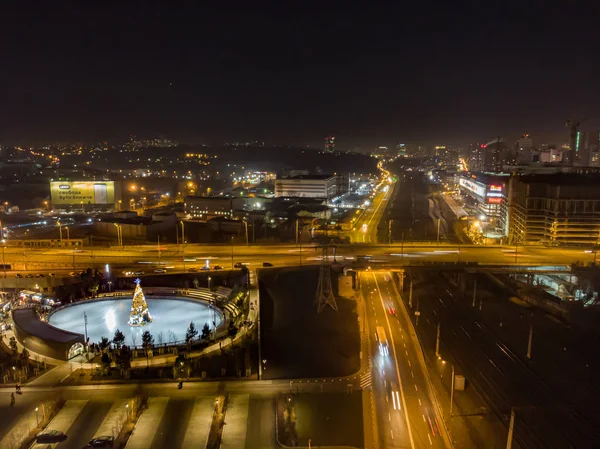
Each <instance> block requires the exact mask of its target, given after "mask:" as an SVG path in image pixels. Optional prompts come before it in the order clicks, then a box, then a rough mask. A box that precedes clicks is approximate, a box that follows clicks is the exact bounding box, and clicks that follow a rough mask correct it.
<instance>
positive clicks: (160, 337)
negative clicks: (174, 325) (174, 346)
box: [156, 331, 165, 346]
mask: <svg viewBox="0 0 600 449" xmlns="http://www.w3.org/2000/svg"><path fill="white" fill-rule="evenodd" d="M156 341H157V342H158V346H162V345H163V343H164V342H165V334H164V332H163V331H160V332H159V333H158V334H157V335H156Z"/></svg>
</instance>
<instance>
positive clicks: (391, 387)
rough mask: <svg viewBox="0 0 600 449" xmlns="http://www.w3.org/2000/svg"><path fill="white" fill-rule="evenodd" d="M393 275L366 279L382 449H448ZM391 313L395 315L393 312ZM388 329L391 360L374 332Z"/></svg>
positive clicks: (363, 280)
mask: <svg viewBox="0 0 600 449" xmlns="http://www.w3.org/2000/svg"><path fill="white" fill-rule="evenodd" d="M390 279H391V278H390V274H389V273H387V274H384V273H377V274H376V273H363V274H361V276H360V281H361V287H360V288H361V294H362V296H363V298H365V300H366V307H367V314H368V328H369V337H370V341H371V346H370V352H371V361H372V363H371V370H372V373H371V376H372V387H373V397H374V400H375V404H376V406H375V410H376V415H377V423H378V429H377V430H378V435H377V436H378V437H379V441H378V442H379V444H380V447H384V448H406V447H410V448H413V449H414V448H445V447H448V446H447V435H446V434H445V431H444V427H443V425H442V423H441V422H440V418H438V416H437V414H436V412H435V408H434V406H433V402H432V399H431V397H430V395H429V393H428V391H429V390H428V385H427V382H428V379H427V374H426V372H424V370H423V369H422V365H421V362H420V361H419V357H418V354H419V351H420V349H419V348H418V344H416V343H415V341H414V340H413V338H411V336H410V335H411V331H410V325H409V323H408V321H407V319H406V318H405V317H404V316H403V314H402V313H401V311H400V310H399V308H398V306H397V304H398V298H397V297H396V296H397V293H396V291H395V290H394V289H393V285H392V283H391V282H390ZM390 308H391V309H390ZM378 327H381V328H383V329H384V331H385V334H386V336H387V340H388V345H387V346H388V349H389V355H385V354H382V351H381V350H380V345H379V344H378V337H377V336H376V329H377V328H378Z"/></svg>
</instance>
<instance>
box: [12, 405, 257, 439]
mask: <svg viewBox="0 0 600 449" xmlns="http://www.w3.org/2000/svg"><path fill="white" fill-rule="evenodd" d="M215 399H216V398H215V397H214V396H198V397H193V396H192V397H189V398H180V399H171V398H169V397H150V398H149V399H148V400H147V404H146V407H145V408H143V410H142V412H141V414H140V415H139V418H138V419H137V422H136V423H135V427H134V429H133V431H132V432H131V435H130V436H129V439H128V440H127V443H126V445H125V448H126V449H149V448H154V447H158V446H161V445H162V442H164V440H165V438H169V442H170V443H169V444H170V447H172V448H173V449H178V448H179V449H192V448H194V449H198V448H205V447H206V445H207V442H208V439H209V433H210V430H211V424H212V421H213V413H214V410H215ZM170 401H174V402H173V403H172V404H171V405H170V406H169V403H170ZM101 404H104V405H103V406H101ZM109 404H110V406H109ZM249 404H250V395H249V394H231V395H229V396H228V401H227V409H226V412H225V415H224V419H225V424H226V425H225V426H224V427H223V433H222V436H221V438H222V440H221V441H222V445H221V447H222V448H224V449H245V448H246V447H249V445H250V444H249V443H247V442H246V433H247V429H248V427H249V424H248V419H249V409H250V406H249ZM181 405H183V407H181V408H182V409H185V410H187V411H186V412H181V413H180V414H179V415H177V414H176V413H177V412H178V410H179V409H180V406H181ZM132 406H133V399H131V398H130V399H117V400H114V401H113V402H112V403H110V402H109V401H106V400H104V401H102V402H97V401H94V400H89V401H88V400H68V401H66V402H65V404H64V405H63V406H62V408H61V409H60V410H59V411H58V413H57V414H56V415H55V416H54V418H53V419H52V421H51V422H50V424H49V425H48V426H47V427H46V429H45V430H58V431H60V432H63V433H64V434H65V435H66V436H67V439H66V440H65V442H64V443H55V444H52V445H51V446H48V445H46V446H43V447H44V448H46V447H52V448H56V449H61V448H62V447H69V448H70V447H83V446H85V445H86V444H87V443H88V441H89V438H90V436H91V435H92V432H93V438H99V437H102V436H113V437H117V436H118V435H119V433H120V432H121V429H122V428H123V424H124V422H125V421H126V419H127V418H128V417H130V415H129V413H131V411H132V409H133V407H132ZM174 411H175V413H174ZM94 413H95V415H93V414H94ZM29 415H31V413H29V414H28V416H26V417H23V419H22V420H20V421H17V424H15V426H14V427H15V429H13V430H18V431H19V434H21V433H22V429H21V427H22V426H23V422H24V421H23V420H25V419H27V420H29V421H31V416H29ZM92 415H93V416H94V419H90V420H89V421H88V417H89V416H92ZM170 415H171V416H170ZM174 421H175V422H177V423H178V426H179V427H178V428H172V425H171V424H172V423H173V422H174ZM82 422H84V425H85V426H86V427H87V429H88V430H89V432H87V433H86V435H87V436H85V435H84V436H82V435H79V434H78V432H77V430H76V429H78V428H79V427H78V426H80V425H81V423H82ZM92 422H93V423H94V424H92ZM33 424H35V421H34V422H33ZM33 424H28V426H29V427H28V428H33V427H32V426H33ZM19 426H20V427H19ZM90 426H94V427H97V428H95V429H93V428H90ZM159 429H160V430H159ZM159 432H160V437H159ZM169 432H170V434H173V435H170V434H169ZM12 433H14V432H12V431H9V433H8V434H7V435H4V436H2V435H0V442H1V443H2V444H0V448H4V447H6V448H11V447H13V446H14V444H13V440H15V438H14V436H13V435H12ZM80 439H83V440H82V441H79V440H80ZM171 443H172V444H171ZM15 447H16V446H15ZM34 447H36V449H37V448H38V447H40V446H38V445H34Z"/></svg>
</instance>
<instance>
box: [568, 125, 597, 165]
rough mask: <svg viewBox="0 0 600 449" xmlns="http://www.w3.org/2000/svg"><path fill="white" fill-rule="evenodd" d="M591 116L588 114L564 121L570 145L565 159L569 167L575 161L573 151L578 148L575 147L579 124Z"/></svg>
mask: <svg viewBox="0 0 600 449" xmlns="http://www.w3.org/2000/svg"><path fill="white" fill-rule="evenodd" d="M591 118H593V116H588V117H585V118H582V119H580V120H567V121H566V123H565V126H566V127H567V128H569V146H570V150H569V153H568V154H569V158H568V160H567V161H566V162H567V163H568V164H569V166H570V167H572V166H573V164H574V162H575V156H576V154H575V152H576V151H577V150H578V149H579V148H576V147H577V133H578V132H579V126H580V125H581V124H582V123H583V122H586V121H588V120H589V119H591Z"/></svg>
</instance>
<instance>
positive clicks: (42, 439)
mask: <svg viewBox="0 0 600 449" xmlns="http://www.w3.org/2000/svg"><path fill="white" fill-rule="evenodd" d="M66 439H67V436H66V435H65V434H64V433H63V432H61V431H60V430H44V431H42V432H40V433H38V434H37V435H36V436H35V442H36V443H38V444H43V443H60V442H61V441H65V440H66Z"/></svg>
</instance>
